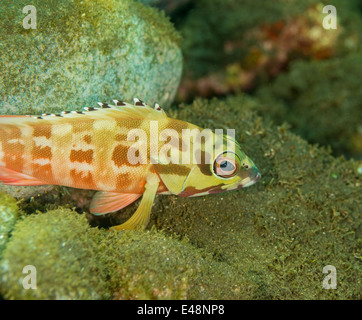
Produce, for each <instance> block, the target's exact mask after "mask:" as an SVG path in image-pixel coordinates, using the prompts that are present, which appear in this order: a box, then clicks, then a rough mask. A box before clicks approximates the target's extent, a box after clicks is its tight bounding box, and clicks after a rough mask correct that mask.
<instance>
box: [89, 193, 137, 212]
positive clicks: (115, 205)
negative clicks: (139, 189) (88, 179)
mask: <svg viewBox="0 0 362 320" xmlns="http://www.w3.org/2000/svg"><path fill="white" fill-rule="evenodd" d="M140 196H141V194H137V193H116V192H103V191H98V192H97V193H96V194H95V195H94V196H93V199H92V202H91V204H90V208H89V210H90V212H91V213H92V214H94V215H101V214H105V213H109V212H114V211H118V210H121V209H123V208H124V207H127V206H128V205H129V204H131V203H132V202H134V201H136V200H137V199H138V198H139V197H140Z"/></svg>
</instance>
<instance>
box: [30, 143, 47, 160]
mask: <svg viewBox="0 0 362 320" xmlns="http://www.w3.org/2000/svg"><path fill="white" fill-rule="evenodd" d="M31 155H32V157H33V159H49V160H50V159H51V158H52V150H51V148H50V147H49V146H45V147H43V146H35V144H33V149H32V151H31Z"/></svg>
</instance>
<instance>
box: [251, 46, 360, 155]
mask: <svg viewBox="0 0 362 320" xmlns="http://www.w3.org/2000/svg"><path fill="white" fill-rule="evenodd" d="M361 63H362V55H361V53H358V54H350V55H347V56H345V57H341V58H335V59H330V60H327V61H312V62H306V61H299V62H296V63H293V64H292V65H291V67H290V71H289V72H288V73H286V74H282V75H280V76H279V77H277V78H276V79H275V81H274V82H273V83H271V84H269V85H266V86H262V87H261V88H260V89H259V90H258V91H257V93H256V95H257V96H258V97H259V99H260V100H261V101H262V102H264V103H263V104H261V105H260V110H259V111H260V113H261V114H263V115H265V117H269V118H271V119H273V120H274V121H275V122H276V123H282V122H288V123H289V124H291V126H292V127H291V128H292V131H294V132H296V133H297V134H300V135H301V136H302V137H304V138H305V139H307V140H308V141H310V142H311V143H319V144H322V145H330V146H331V147H332V149H333V152H334V154H336V155H338V154H344V155H346V156H348V157H350V156H354V157H356V158H358V157H360V156H361V155H362V126H361V123H362V114H361V108H362V102H361V101H362V92H361V90H360V86H361V82H362V73H358V72H356V66H358V65H361Z"/></svg>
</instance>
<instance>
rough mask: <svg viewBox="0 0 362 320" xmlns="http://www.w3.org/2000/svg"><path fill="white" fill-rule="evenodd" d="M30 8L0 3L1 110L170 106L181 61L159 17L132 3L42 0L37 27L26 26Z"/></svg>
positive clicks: (173, 36) (173, 39)
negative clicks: (139, 103)
mask: <svg viewBox="0 0 362 320" xmlns="http://www.w3.org/2000/svg"><path fill="white" fill-rule="evenodd" d="M28 4H29V3H28V2H27V1H25V0H21V1H17V2H16V3H15V2H13V1H8V0H6V1H2V2H1V4H0V14H1V17H2V19H1V22H0V29H1V30H3V32H1V34H0V42H1V43H2V45H3V49H2V55H1V62H0V63H1V65H0V70H1V72H2V79H3V81H2V83H1V85H0V93H1V94H0V97H1V98H0V110H1V113H7V114H39V113H42V112H48V113H50V112H59V111H63V110H80V109H82V108H83V107H91V106H94V105H96V103H97V102H98V101H103V102H111V101H112V99H119V100H126V101H132V99H133V98H134V97H138V98H140V99H142V100H144V101H147V102H148V103H150V104H154V103H156V102H157V103H159V104H160V105H164V106H166V107H167V106H169V105H170V103H171V102H172V100H173V98H174V95H175V93H176V90H177V87H178V84H179V80H180V76H181V68H182V58H181V52H180V48H179V45H178V43H179V36H178V34H177V32H176V31H175V29H174V28H173V26H172V24H171V23H170V22H169V21H168V19H167V18H166V17H165V16H164V14H163V13H161V12H159V11H158V10H157V9H154V8H151V7H147V6H144V5H142V4H141V3H138V2H134V1H132V0H123V1H116V0H109V1H102V0H99V1H94V0H85V1H71V0H67V1H61V2H59V3H57V4H56V5H54V3H50V2H49V1H44V0H42V1H38V2H37V5H36V9H37V11H36V16H37V20H36V22H37V26H36V29H24V28H23V19H24V18H25V17H26V15H27V14H24V13H22V10H23V8H24V7H25V6H26V5H28ZM4 30H5V31H4ZM19 48H21V50H19Z"/></svg>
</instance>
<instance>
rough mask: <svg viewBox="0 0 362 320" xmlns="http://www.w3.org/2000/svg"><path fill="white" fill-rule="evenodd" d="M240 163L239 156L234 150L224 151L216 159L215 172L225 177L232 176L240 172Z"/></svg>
mask: <svg viewBox="0 0 362 320" xmlns="http://www.w3.org/2000/svg"><path fill="white" fill-rule="evenodd" d="M239 168H240V163H239V159H238V156H237V155H236V154H234V153H232V152H224V153H222V154H220V155H219V156H217V157H216V159H215V161H214V168H213V169H214V173H215V174H216V175H217V176H218V177H220V178H224V179H228V178H232V177H235V176H236V175H237V173H238V172H239Z"/></svg>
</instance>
